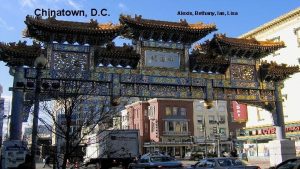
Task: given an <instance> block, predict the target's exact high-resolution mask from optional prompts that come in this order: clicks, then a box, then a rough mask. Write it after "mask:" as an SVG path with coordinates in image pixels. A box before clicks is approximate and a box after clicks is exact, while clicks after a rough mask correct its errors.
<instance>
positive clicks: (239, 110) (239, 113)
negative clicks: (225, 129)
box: [232, 101, 248, 122]
mask: <svg viewBox="0 0 300 169" xmlns="http://www.w3.org/2000/svg"><path fill="white" fill-rule="evenodd" d="M232 109H233V121H236V122H246V121H247V120H248V111H247V105H246V104H239V103H238V102H236V101H233V102H232Z"/></svg>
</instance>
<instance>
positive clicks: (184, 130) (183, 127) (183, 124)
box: [182, 122, 187, 132]
mask: <svg viewBox="0 0 300 169" xmlns="http://www.w3.org/2000/svg"><path fill="white" fill-rule="evenodd" d="M182 131H183V132H187V122H183V123H182Z"/></svg>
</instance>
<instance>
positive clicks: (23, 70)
mask: <svg viewBox="0 0 300 169" xmlns="http://www.w3.org/2000/svg"><path fill="white" fill-rule="evenodd" d="M25 23H26V25H27V29H26V32H25V36H26V37H29V38H33V39H35V40H37V41H39V42H42V43H43V45H44V48H43V49H42V48H41V46H40V45H39V44H34V45H32V46H27V45H26V44H25V43H21V42H19V43H10V44H4V43H2V44H1V45H0V59H1V60H2V61H4V62H6V63H7V65H8V66H9V67H10V68H11V73H12V75H13V76H14V86H13V109H12V119H11V130H10V133H11V138H10V139H11V140H18V139H20V138H21V124H22V113H23V110H24V107H25V105H24V103H26V99H24V96H25V93H32V92H33V91H30V90H24V88H22V85H21V87H20V84H27V82H32V81H34V80H35V79H36V69H35V68H33V63H34V60H35V59H36V58H37V57H38V56H39V55H40V54H41V53H44V54H45V55H46V57H47V60H48V65H47V68H46V69H45V70H43V75H42V77H41V81H42V83H43V82H44V81H45V82H51V81H52V82H55V83H56V84H58V85H59V84H61V83H65V82H66V81H74V80H80V81H86V82H88V83H91V85H94V86H97V87H98V88H99V90H97V91H98V92H97V93H95V95H97V96H110V97H111V98H112V99H116V98H119V97H144V98H177V99H201V100H205V101H206V103H208V105H209V104H210V103H211V102H212V101H213V100H235V101H238V102H241V103H247V104H252V105H255V106H258V107H261V108H264V109H267V110H268V111H271V112H272V113H273V116H274V119H276V120H275V125H276V133H277V139H279V140H281V139H284V138H285V130H284V119H283V112H282V111H283V110H282V97H281V88H282V82H283V81H284V80H285V79H286V78H288V77H289V75H292V74H293V73H296V72H298V71H299V68H298V67H297V66H287V65H278V64H276V63H275V62H272V63H267V62H265V61H262V59H263V58H264V57H265V56H267V55H269V54H270V53H272V52H274V51H276V50H278V49H280V48H283V47H284V43H283V42H273V41H256V40H255V39H238V38H229V37H226V36H225V35H223V34H215V35H214V37H213V38H212V39H211V40H209V41H207V42H205V43H203V44H200V45H196V46H195V47H194V48H193V50H192V52H191V53H190V52H189V50H190V48H191V46H192V45H193V43H195V42H196V41H198V40H200V39H202V38H203V37H205V36H206V35H207V34H209V33H211V32H213V31H215V30H216V26H215V25H212V24H203V23H197V24H188V23H187V22H186V20H181V21H180V22H168V21H157V20H148V19H143V18H142V17H141V16H135V17H134V18H132V17H130V16H124V15H121V16H120V24H117V25H113V24H99V23H97V21H94V20H91V22H89V23H82V22H69V21H60V20H56V19H55V18H47V19H42V18H39V17H37V18H34V17H30V16H27V17H26V20H25ZM117 36H123V37H126V38H129V39H131V40H132V46H128V45H124V46H122V47H117V46H115V45H114V44H113V43H112V40H113V39H114V38H116V37H117ZM72 67H74V68H75V67H76V69H77V70H78V69H80V70H81V71H80V73H81V74H80V76H79V78H76V79H74V78H72V77H70V78H68V79H66V78H62V77H61V76H60V75H61V74H62V72H64V71H65V70H66V68H72ZM68 70H69V69H68ZM83 94H84V93H83ZM30 106H31V105H29V107H30Z"/></svg>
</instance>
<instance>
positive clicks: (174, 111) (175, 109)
mask: <svg viewBox="0 0 300 169" xmlns="http://www.w3.org/2000/svg"><path fill="white" fill-rule="evenodd" d="M177 112H178V107H173V116H177Z"/></svg>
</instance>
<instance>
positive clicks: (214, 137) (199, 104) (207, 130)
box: [193, 100, 233, 153]
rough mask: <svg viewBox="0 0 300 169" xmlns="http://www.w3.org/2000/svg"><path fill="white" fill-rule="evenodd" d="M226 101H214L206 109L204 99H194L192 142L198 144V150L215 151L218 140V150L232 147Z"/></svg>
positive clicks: (226, 149) (227, 150)
mask: <svg viewBox="0 0 300 169" xmlns="http://www.w3.org/2000/svg"><path fill="white" fill-rule="evenodd" d="M229 119H230V118H229V117H228V112H227V102H226V101H214V102H213V107H212V108H211V109H207V108H206V107H205V105H204V101H200V100H195V101H194V113H193V120H194V142H195V144H199V148H201V149H200V150H201V151H203V152H205V151H206V152H207V153H213V152H216V151H217V148H216V144H217V142H218V140H219V142H220V152H222V151H226V152H229V151H230V150H231V149H232V141H231V140H230V139H231V137H232V132H233V131H230V130H229V127H228V124H229V123H230V121H229Z"/></svg>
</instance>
